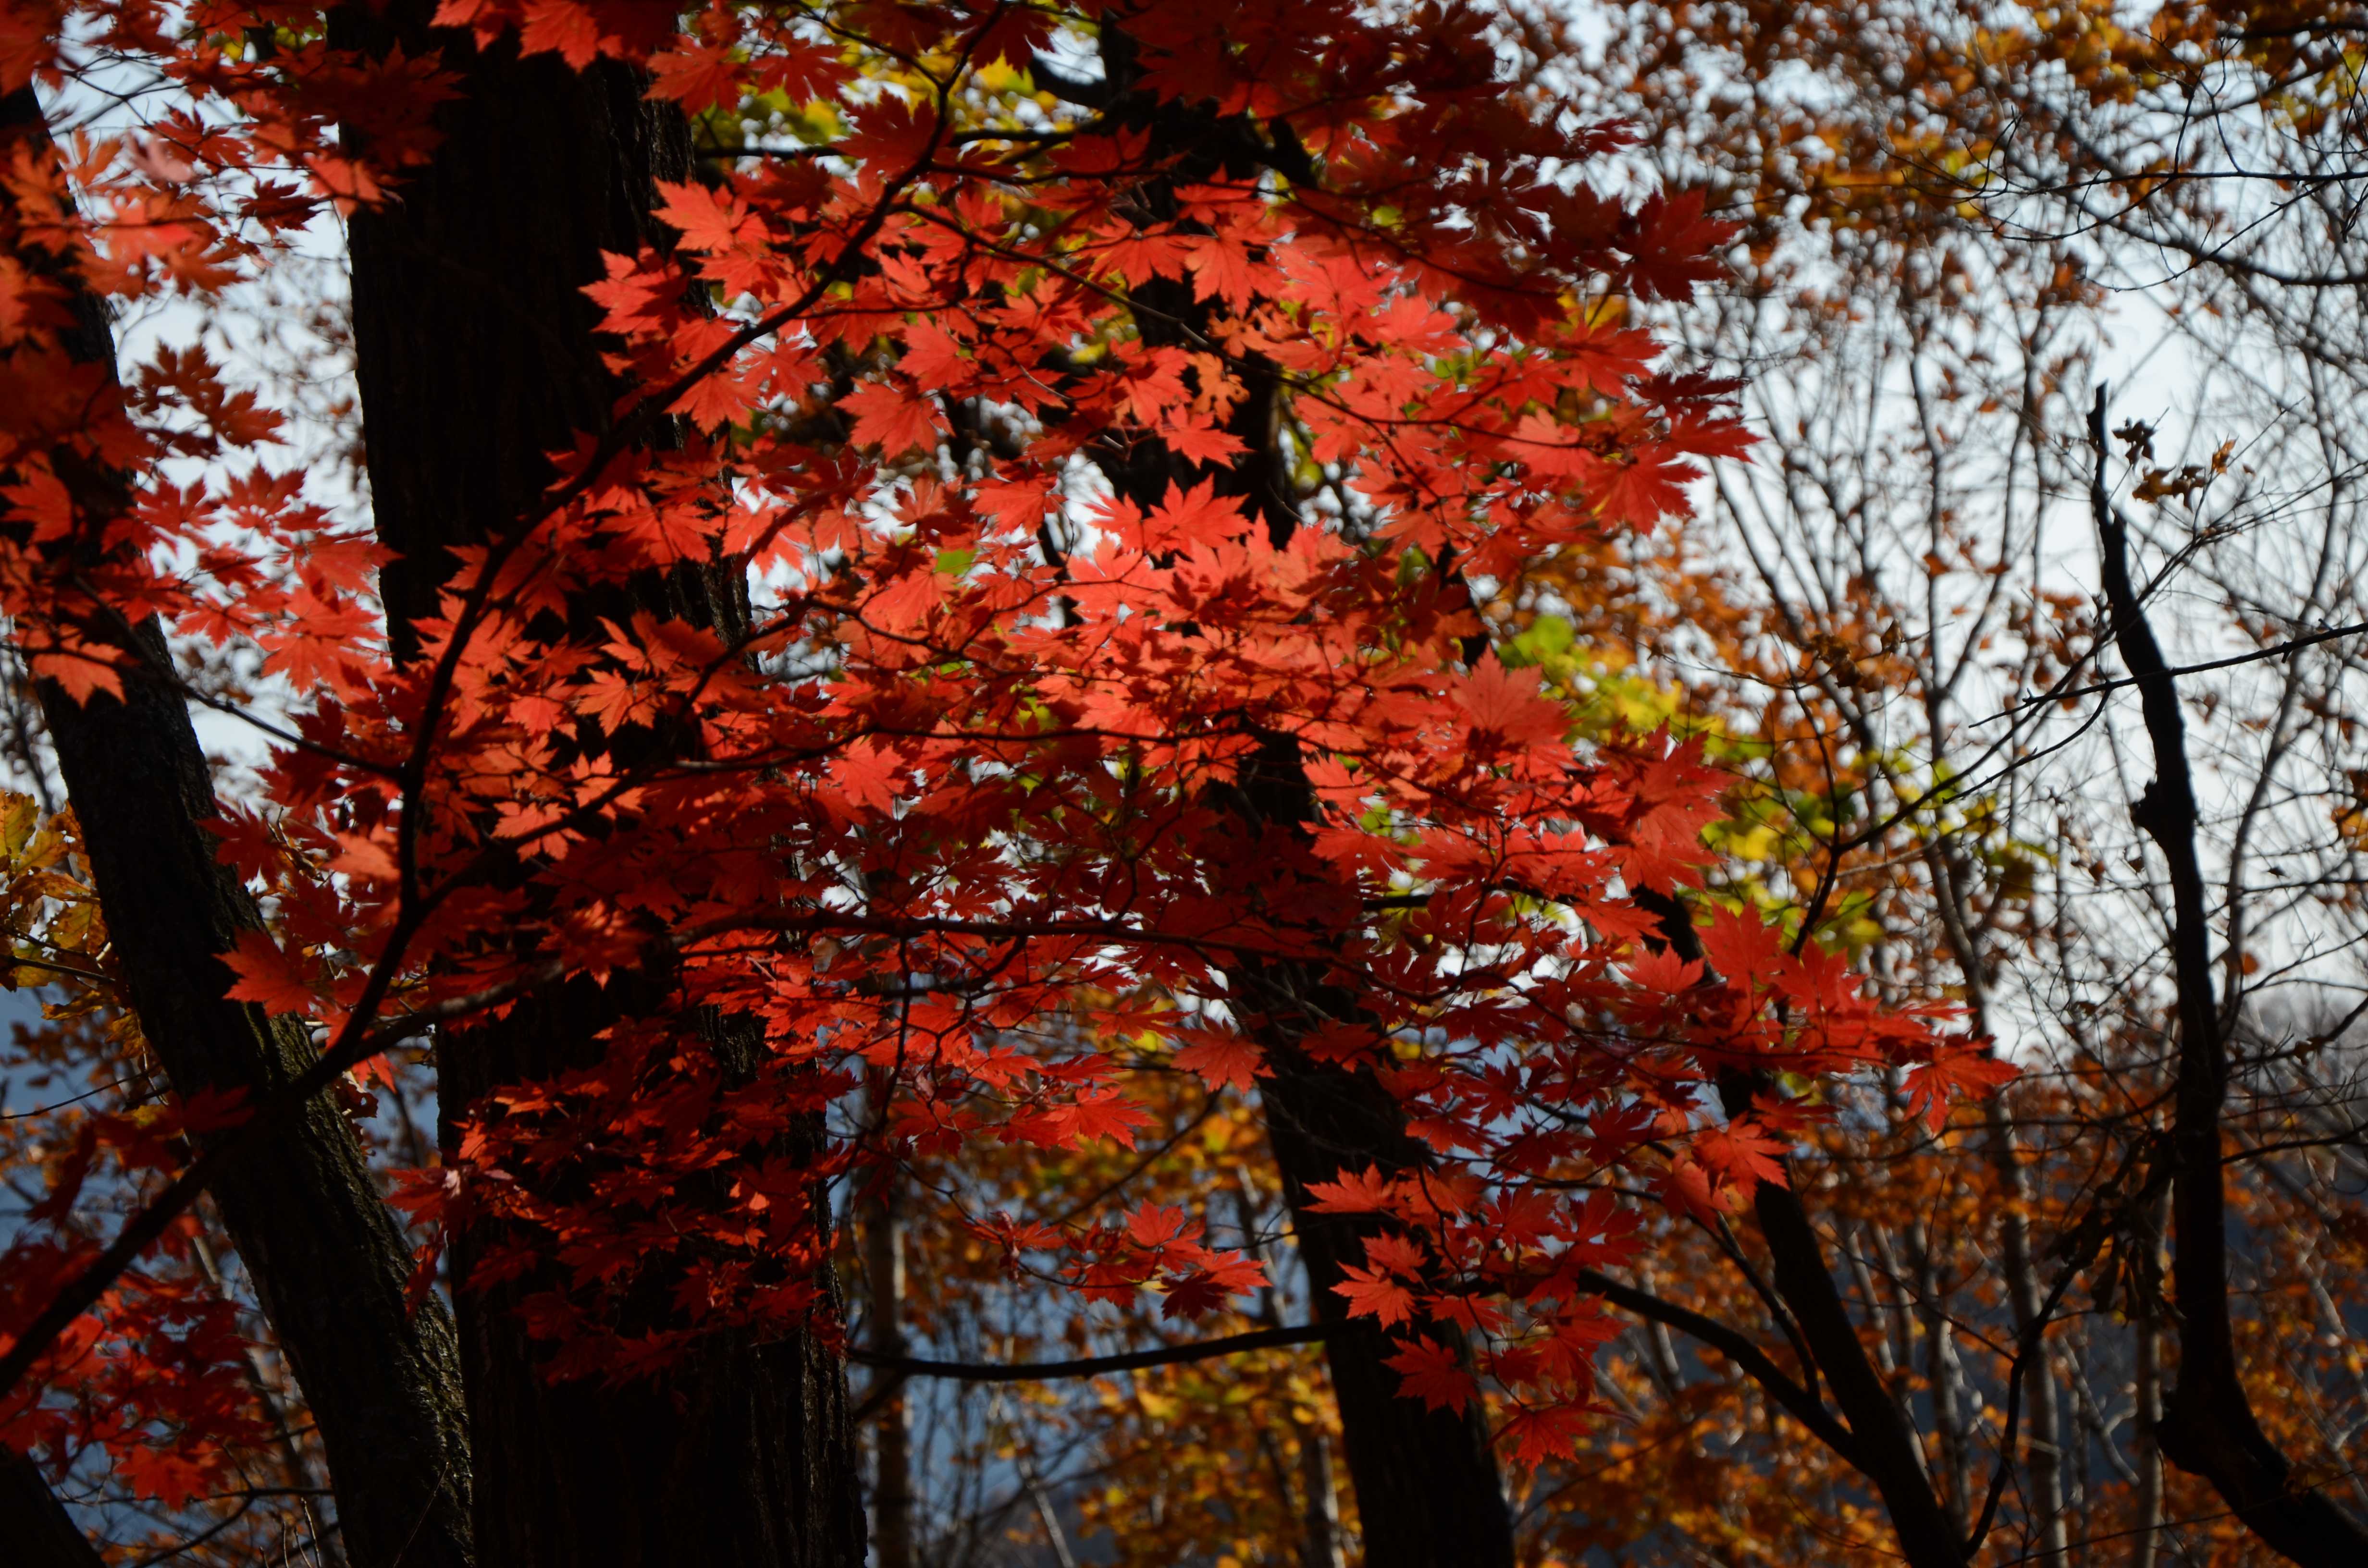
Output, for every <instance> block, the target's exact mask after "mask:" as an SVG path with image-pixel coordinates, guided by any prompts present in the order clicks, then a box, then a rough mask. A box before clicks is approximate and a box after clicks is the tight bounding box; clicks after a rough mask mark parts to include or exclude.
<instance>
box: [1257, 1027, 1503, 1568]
mask: <svg viewBox="0 0 2368 1568" xmlns="http://www.w3.org/2000/svg"><path fill="white" fill-rule="evenodd" d="M1261 1043H1263V1044H1264V1045H1265V1047H1266V1055H1267V1066H1268V1067H1269V1069H1270V1070H1271V1071H1272V1073H1273V1076H1272V1077H1270V1078H1269V1079H1267V1080H1265V1081H1264V1084H1263V1089H1264V1098H1265V1102H1266V1112H1267V1138H1268V1141H1269V1142H1270V1143H1271V1144H1272V1145H1273V1148H1274V1154H1275V1164H1276V1165H1277V1166H1278V1167H1279V1168H1280V1169H1281V1173H1282V1177H1283V1194H1284V1197H1285V1199H1287V1200H1288V1201H1289V1203H1290V1205H1291V1210H1292V1222H1293V1224H1294V1226H1295V1228H1296V1230H1297V1233H1298V1237H1299V1252H1300V1256H1301V1257H1302V1258H1303V1259H1304V1261H1305V1263H1306V1266H1307V1281H1308V1294H1309V1299H1310V1302H1311V1305H1312V1306H1313V1308H1314V1310H1315V1317H1316V1320H1317V1321H1318V1322H1319V1323H1322V1324H1326V1325H1327V1326H1330V1327H1332V1332H1331V1333H1329V1334H1327V1335H1326V1337H1325V1341H1324V1353H1325V1358H1326V1362H1327V1364H1328V1365H1329V1367H1330V1369H1331V1373H1332V1392H1333V1397H1334V1398H1335V1399H1336V1400H1338V1402H1339V1406H1340V1446H1341V1449H1342V1450H1343V1452H1342V1458H1343V1459H1344V1460H1346V1462H1347V1464H1348V1468H1349V1480H1350V1483H1351V1484H1352V1485H1353V1486H1354V1487H1355V1489H1356V1494H1357V1519H1358V1526H1359V1528H1360V1531H1361V1532H1362V1535H1363V1538H1364V1547H1365V1552H1364V1562H1365V1565H1366V1568H1449V1565H1454V1568H1463V1565H1467V1564H1468V1565H1471V1568H1483V1565H1486V1564H1491V1563H1504V1564H1509V1563H1511V1562H1512V1561H1513V1521H1512V1514H1511V1511H1510V1510H1509V1509H1508V1507H1507V1506H1506V1503H1505V1492H1504V1486H1503V1483H1502V1482H1501V1481H1500V1479H1499V1477H1498V1474H1497V1459H1496V1453H1495V1450H1494V1449H1492V1448H1491V1447H1490V1446H1489V1442H1488V1429H1487V1426H1486V1421H1485V1419H1484V1418H1483V1416H1482V1415H1481V1412H1480V1407H1479V1405H1478V1404H1477V1403H1474V1404H1473V1405H1472V1406H1471V1408H1470V1409H1469V1410H1467V1411H1466V1412H1465V1413H1464V1414H1463V1415H1455V1414H1453V1413H1452V1412H1449V1411H1445V1410H1432V1409H1429V1407H1427V1406H1426V1405H1425V1404H1424V1403H1422V1402H1421V1401H1419V1400H1414V1399H1408V1398H1406V1397H1405V1396H1404V1395H1402V1394H1400V1393H1399V1392H1398V1381H1399V1378H1398V1374H1397V1372H1396V1371H1395V1370H1394V1369H1391V1368H1390V1367H1388V1366H1387V1365H1385V1364H1384V1358H1386V1357H1387V1356H1388V1355H1389V1354H1390V1353H1391V1350H1390V1346H1389V1342H1388V1340H1387V1339H1386V1338H1385V1337H1384V1336H1383V1334H1382V1333H1381V1332H1380V1330H1379V1329H1378V1328H1376V1327H1375V1326H1374V1325H1373V1322H1372V1319H1370V1318H1364V1319H1357V1320H1354V1321H1353V1322H1352V1321H1351V1320H1350V1319H1349V1311H1348V1303H1347V1301H1344V1300H1343V1299H1342V1298H1341V1297H1340V1296H1339V1295H1338V1294H1337V1293H1336V1292H1335V1291H1334V1290H1333V1289H1332V1288H1333V1287H1334V1286H1335V1285H1338V1284H1339V1283H1341V1282H1342V1281H1343V1280H1344V1279H1345V1278H1347V1275H1346V1274H1345V1273H1344V1272H1343V1269H1344V1267H1345V1266H1347V1265H1349V1264H1352V1263H1358V1262H1360V1261H1361V1260H1362V1258H1363V1256H1364V1254H1363V1244H1362V1239H1363V1237H1364V1236H1365V1235H1366V1234H1368V1233H1371V1230H1372V1221H1370V1220H1369V1219H1367V1218H1366V1217H1364V1216H1356V1215H1344V1214H1318V1213H1315V1212H1314V1211H1313V1210H1311V1209H1310V1208H1309V1207H1308V1204H1309V1202H1310V1199H1309V1196H1308V1191H1307V1188H1308V1184H1309V1183H1311V1182H1315V1181H1327V1180H1330V1179H1332V1178H1334V1177H1335V1176H1338V1174H1339V1173H1340V1172H1341V1171H1342V1170H1343V1169H1360V1168H1362V1167H1364V1166H1367V1165H1373V1166H1378V1167H1379V1168H1380V1169H1382V1170H1383V1171H1384V1172H1388V1173H1392V1174H1395V1173H1398V1172H1402V1171H1407V1170H1413V1169H1417V1168H1419V1167H1420V1166H1421V1165H1424V1164H1425V1163H1427V1155H1426V1152H1425V1151H1424V1150H1423V1148H1422V1147H1421V1145H1420V1144H1418V1143H1417V1142H1415V1140H1413V1139H1412V1138H1410V1137H1408V1136H1407V1135H1406V1120H1405V1113H1404V1111H1403V1109H1402V1108H1400V1106H1399V1105H1398V1102H1397V1100H1396V1099H1395V1097H1394V1096H1392V1095H1391V1094H1390V1093H1389V1091H1388V1090H1386V1089H1384V1088H1383V1087H1382V1085H1380V1084H1379V1083H1378V1082H1377V1081H1375V1080H1374V1078H1373V1077H1372V1074H1370V1073H1364V1072H1358V1073H1349V1072H1345V1071H1343V1070H1342V1069H1340V1068H1338V1067H1331V1066H1326V1065H1324V1064H1322V1063H1319V1062H1313V1061H1311V1060H1309V1059H1308V1057H1307V1056H1306V1054H1305V1053H1304V1051H1301V1050H1300V1049H1299V1048H1298V1047H1297V1045H1296V1044H1295V1043H1293V1041H1292V1032H1291V1031H1288V1030H1284V1029H1275V1030H1270V1031H1269V1032H1268V1033H1267V1034H1266V1036H1265V1038H1264V1040H1262V1042H1261ZM1334 1325H1337V1326H1334Z"/></svg>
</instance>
